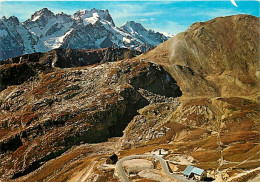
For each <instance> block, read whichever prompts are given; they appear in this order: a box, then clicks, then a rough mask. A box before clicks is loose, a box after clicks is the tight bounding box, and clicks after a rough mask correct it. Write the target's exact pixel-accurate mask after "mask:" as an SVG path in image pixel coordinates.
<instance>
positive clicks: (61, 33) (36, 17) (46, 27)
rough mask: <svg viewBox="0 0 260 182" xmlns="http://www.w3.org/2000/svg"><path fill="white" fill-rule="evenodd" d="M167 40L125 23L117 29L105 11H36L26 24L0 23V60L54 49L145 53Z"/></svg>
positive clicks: (15, 21)
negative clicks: (107, 49) (132, 50)
mask: <svg viewBox="0 0 260 182" xmlns="http://www.w3.org/2000/svg"><path fill="white" fill-rule="evenodd" d="M169 38H170V37H169V36H165V35H163V34H162V33H159V32H154V31H153V30H147V29H145V28H144V27H143V26H142V25H141V24H140V23H136V22H134V21H128V22H126V23H125V24H124V25H123V26H121V27H117V26H116V25H115V23H114V21H113V18H112V17H111V15H110V13H109V11H108V10H97V9H91V10H89V11H88V10H79V11H77V12H76V13H74V14H73V15H67V14H65V13H62V12H61V13H58V14H54V13H53V12H51V11H50V10H49V9H47V8H43V9H41V10H39V11H36V12H35V13H34V14H33V15H31V18H29V19H28V20H26V21H25V22H19V20H18V18H17V17H15V16H11V17H9V18H6V17H2V18H1V19H0V60H3V59H7V58H10V57H16V56H20V55H23V54H28V53H33V52H45V51H49V50H52V49H55V48H68V47H69V48H73V49H95V48H106V47H114V48H129V49H134V50H138V51H141V52H145V51H147V50H149V49H151V48H152V47H154V46H156V45H158V44H160V43H162V42H164V41H166V40H168V39H169Z"/></svg>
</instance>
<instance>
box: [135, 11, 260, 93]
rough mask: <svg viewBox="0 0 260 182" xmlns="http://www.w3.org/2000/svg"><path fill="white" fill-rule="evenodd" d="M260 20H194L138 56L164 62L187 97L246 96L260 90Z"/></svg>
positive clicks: (232, 17)
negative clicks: (184, 30)
mask: <svg viewBox="0 0 260 182" xmlns="http://www.w3.org/2000/svg"><path fill="white" fill-rule="evenodd" d="M259 24H260V22H259V19H258V18H256V17H253V16H250V15H237V16H230V17H223V18H216V19H213V20H210V21H208V22H200V23H195V24H193V25H191V26H190V27H189V29H188V30H187V31H186V32H183V33H180V34H178V35H176V36H174V37H173V38H171V39H170V40H168V41H166V42H164V43H162V44H160V45H158V46H157V47H156V48H155V49H153V50H151V51H149V52H147V53H144V54H143V55H141V56H140V57H139V58H140V59H148V60H152V61H154V62H156V63H159V64H161V65H163V66H164V67H165V68H166V69H167V70H168V72H169V73H170V74H171V75H172V76H173V77H174V78H175V79H176V81H177V82H178V85H179V86H180V87H181V90H182V91H183V94H184V95H185V96H192V97H193V96H234V95H235V96H246V95H251V94H255V93H257V92H258V91H259V79H260V77H259V70H258V65H259V45H260V44H259V35H260V31H259Z"/></svg>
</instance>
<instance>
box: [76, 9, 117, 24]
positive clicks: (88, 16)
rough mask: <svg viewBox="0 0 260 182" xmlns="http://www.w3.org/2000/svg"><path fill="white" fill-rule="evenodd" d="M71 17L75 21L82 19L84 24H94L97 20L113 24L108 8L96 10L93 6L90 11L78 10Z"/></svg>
mask: <svg viewBox="0 0 260 182" xmlns="http://www.w3.org/2000/svg"><path fill="white" fill-rule="evenodd" d="M72 18H73V19H75V20H77V21H83V23H84V25H88V24H94V23H96V22H97V21H98V20H106V21H108V22H110V23H112V24H113V25H115V24H114V21H113V19H112V17H111V15H110V14H109V11H108V10H97V9H95V8H94V9H91V10H90V11H88V10H79V11H77V12H76V13H75V14H74V15H73V16H72Z"/></svg>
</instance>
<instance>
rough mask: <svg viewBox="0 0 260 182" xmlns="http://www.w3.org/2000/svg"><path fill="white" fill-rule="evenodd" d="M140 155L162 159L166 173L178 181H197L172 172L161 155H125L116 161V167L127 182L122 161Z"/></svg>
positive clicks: (128, 181)
mask: <svg viewBox="0 0 260 182" xmlns="http://www.w3.org/2000/svg"><path fill="white" fill-rule="evenodd" d="M140 157H152V158H154V159H157V160H159V161H160V163H161V165H162V169H163V171H164V173H165V174H166V175H167V176H169V177H170V178H173V179H175V180H176V181H180V182H195V181H194V180H188V179H186V178H185V177H183V176H179V175H174V174H172V173H171V172H170V171H169V169H168V167H167V163H166V161H165V160H164V159H163V158H161V157H160V156H158V155H131V156H127V157H124V158H122V159H120V160H119V161H118V162H117V163H116V169H117V171H118V173H119V175H120V176H121V178H122V179H123V180H124V181H125V182H130V180H129V178H128V177H127V175H126V173H125V171H124V169H123V167H122V163H123V162H124V161H125V160H130V159H134V158H140Z"/></svg>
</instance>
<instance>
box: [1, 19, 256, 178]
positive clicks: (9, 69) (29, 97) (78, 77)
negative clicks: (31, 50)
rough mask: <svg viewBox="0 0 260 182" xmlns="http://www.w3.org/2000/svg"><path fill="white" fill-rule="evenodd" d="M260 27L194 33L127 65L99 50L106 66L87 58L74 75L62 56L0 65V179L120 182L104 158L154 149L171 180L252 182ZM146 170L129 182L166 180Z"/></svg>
mask: <svg viewBox="0 0 260 182" xmlns="http://www.w3.org/2000/svg"><path fill="white" fill-rule="evenodd" d="M259 24H260V22H259V19H258V18H256V17H253V16H249V15H236V16H229V17H221V18H216V19H213V20H210V21H208V22H200V23H195V24H193V25H191V26H190V28H189V29H188V30H187V31H185V32H183V33H180V34H178V35H176V36H174V37H173V38H171V39H170V40H168V41H166V42H164V43H162V44H160V45H158V46H157V47H156V48H154V49H153V50H151V51H149V52H147V53H144V54H142V55H140V56H138V57H135V58H132V59H127V58H130V57H133V55H134V54H136V53H131V54H130V53H127V54H126V53H124V51H123V53H122V52H121V53H120V55H124V56H122V57H119V58H120V59H121V58H122V59H123V60H120V61H116V60H117V57H115V56H114V58H113V59H111V60H106V59H105V58H104V57H105V56H104V54H105V53H104V52H106V51H104V50H99V53H95V55H98V56H99V57H100V59H99V60H97V61H96V62H95V63H101V62H105V63H102V64H93V65H89V64H87V63H89V62H91V63H93V62H92V61H91V60H92V59H93V57H91V56H86V55H85V56H83V55H82V57H77V60H78V61H79V58H80V61H81V62H82V61H83V62H84V65H78V64H80V62H77V61H76V62H77V63H78V64H76V65H74V64H73V63H74V61H71V60H74V59H75V56H74V54H73V53H69V51H68V50H67V51H66V50H59V51H58V52H57V50H56V51H55V50H54V51H51V52H49V53H45V54H42V53H39V54H40V55H38V53H36V54H33V55H29V56H27V57H26V58H28V59H29V57H30V58H31V59H30V60H25V61H22V60H24V59H23V58H19V61H15V60H16V59H13V60H7V61H5V62H4V64H2V65H1V66H0V70H1V71H0V74H1V76H2V77H3V78H4V80H1V83H2V84H1V90H2V91H1V93H0V103H1V114H0V125H1V128H0V175H1V178H0V180H3V181H24V182H25V181H26V182H28V181H55V182H56V181H57V182H59V181H100V182H101V181H102V182H103V181H119V180H120V179H121V176H120V175H119V174H118V171H117V169H115V166H114V165H106V164H105V162H106V159H107V158H108V157H109V156H111V155H112V154H114V153H116V154H117V155H118V157H119V159H121V158H122V157H125V156H129V155H134V154H152V153H156V152H157V151H158V150H159V151H160V152H159V153H161V151H166V152H165V154H163V155H164V156H163V158H164V159H167V160H169V166H170V167H171V170H172V171H173V172H174V173H176V174H178V173H180V172H182V171H183V170H184V169H185V167H186V166H187V165H194V166H197V167H200V168H202V169H204V170H205V171H206V172H207V174H208V177H209V178H208V179H209V180H210V179H211V180H213V179H215V180H216V181H249V180H253V179H254V180H256V181H257V179H259V176H258V173H259V172H260V160H259V159H260V143H259V141H260V140H259V139H260V138H259V135H260V133H259V118H260V117H259V98H260V97H259V96H260V95H259V81H260V72H259V67H258V66H259V45H260V44H259V37H260V25H259ZM70 51H72V52H73V50H70ZM100 51H101V52H100ZM102 51H103V52H102ZM111 51H112V52H110V53H109V54H108V53H107V56H109V55H117V54H119V53H113V51H115V50H111ZM116 51H117V52H118V51H119V52H120V50H116ZM83 52H84V51H83ZM78 54H80V52H78ZM89 54H91V53H88V55H89ZM57 55H60V56H57ZM64 55H66V56H64ZM110 57H111V56H110ZM81 58H82V59H81ZM88 60H89V61H88ZM102 60H103V61H102ZM107 61H112V62H107ZM47 63H48V64H47ZM58 63H59V64H58ZM86 65H87V66H86ZM164 69H165V70H166V71H165V70H164ZM25 72H26V73H27V74H25ZM13 73H15V74H13ZM15 76H16V77H15ZM101 142H102V143H101ZM162 149H163V150H162ZM162 153H163V152H162ZM148 160H150V161H152V164H153V165H149V168H147V169H143V168H145V167H144V164H143V166H140V167H139V168H140V169H142V171H140V172H138V173H137V174H135V175H134V176H131V180H132V181H160V180H163V181H172V179H169V177H167V176H166V175H165V174H164V173H163V171H162V168H161V166H160V163H158V162H155V161H153V160H151V159H150V158H145V159H143V160H140V161H146V162H145V163H146V164H151V162H149V161H148ZM136 161H138V160H136ZM128 164H131V162H128ZM140 165H142V164H140ZM126 166H127V165H126ZM131 168H133V166H130V167H129V168H127V169H125V170H126V171H129V170H131ZM139 168H138V169H139ZM151 168H153V169H151Z"/></svg>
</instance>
